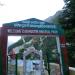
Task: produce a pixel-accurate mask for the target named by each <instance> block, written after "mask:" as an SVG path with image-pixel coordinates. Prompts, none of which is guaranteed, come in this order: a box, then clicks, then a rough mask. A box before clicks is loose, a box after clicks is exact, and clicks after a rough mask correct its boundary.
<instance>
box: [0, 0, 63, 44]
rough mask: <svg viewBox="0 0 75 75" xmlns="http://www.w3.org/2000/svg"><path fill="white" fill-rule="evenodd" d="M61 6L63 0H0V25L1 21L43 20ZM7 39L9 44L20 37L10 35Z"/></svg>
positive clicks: (0, 24)
mask: <svg viewBox="0 0 75 75" xmlns="http://www.w3.org/2000/svg"><path fill="white" fill-rule="evenodd" d="M63 6H64V2H63V0H0V27H1V26H2V24H3V23H8V22H13V21H19V20H25V19H28V18H37V19H41V20H44V19H46V18H48V17H49V16H52V15H54V14H55V13H56V12H57V11H58V10H61V9H62V8H63ZM8 39H9V44H12V43H13V42H16V41H17V40H19V39H20V37H15V36H14V38H13V36H10V37H9V38H8ZM11 39H12V40H11Z"/></svg>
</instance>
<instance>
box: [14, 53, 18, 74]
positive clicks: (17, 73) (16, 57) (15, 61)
mask: <svg viewBox="0 0 75 75" xmlns="http://www.w3.org/2000/svg"><path fill="white" fill-rule="evenodd" d="M15 62H16V63H15V74H16V75H18V73H17V54H16V57H15Z"/></svg>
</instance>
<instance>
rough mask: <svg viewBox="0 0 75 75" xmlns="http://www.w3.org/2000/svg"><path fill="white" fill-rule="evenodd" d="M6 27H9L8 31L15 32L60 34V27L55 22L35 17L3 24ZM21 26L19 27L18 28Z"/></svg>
mask: <svg viewBox="0 0 75 75" xmlns="http://www.w3.org/2000/svg"><path fill="white" fill-rule="evenodd" d="M3 26H4V27H6V28H8V31H7V32H8V33H9V34H13V33H17V34H25V33H26V34H27V33H30V34H34V33H35V34H39V33H40V34H54V35H58V34H59V28H58V27H57V25H55V24H50V23H48V22H45V21H41V20H38V19H35V18H31V19H27V20H22V21H17V22H11V23H6V24H4V25H3ZM18 28H19V29H18Z"/></svg>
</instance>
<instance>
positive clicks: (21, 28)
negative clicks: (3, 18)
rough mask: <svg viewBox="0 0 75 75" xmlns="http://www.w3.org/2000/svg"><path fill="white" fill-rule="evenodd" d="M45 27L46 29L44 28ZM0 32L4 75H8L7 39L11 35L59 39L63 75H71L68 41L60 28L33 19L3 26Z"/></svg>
mask: <svg viewBox="0 0 75 75" xmlns="http://www.w3.org/2000/svg"><path fill="white" fill-rule="evenodd" d="M31 25H33V26H31ZM43 25H44V27H42V26H43ZM49 25H50V26H49ZM26 26H27V27H26ZM47 26H48V27H47ZM0 30H1V32H0V33H1V34H0V48H1V50H2V67H3V68H2V75H7V40H8V39H7V38H8V36H9V35H50V36H55V37H58V38H57V39H58V41H57V42H59V43H58V44H59V45H58V46H59V48H58V49H60V54H61V57H60V60H61V63H62V65H61V66H62V67H61V70H62V72H61V74H62V75H69V69H68V56H67V49H66V41H65V37H64V35H63V30H62V28H61V27H60V26H58V25H54V24H50V23H47V22H45V21H41V20H38V19H35V18H31V19H27V20H23V21H17V22H12V23H6V24H3V27H1V28H0ZM63 45H64V46H63Z"/></svg>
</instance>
